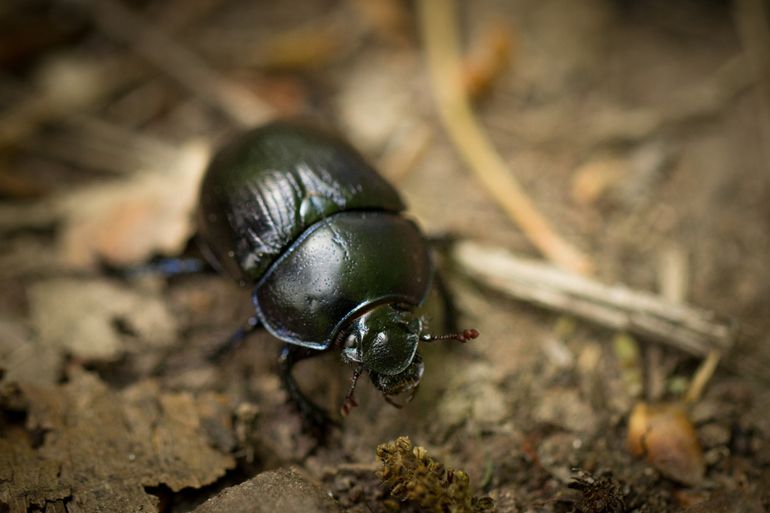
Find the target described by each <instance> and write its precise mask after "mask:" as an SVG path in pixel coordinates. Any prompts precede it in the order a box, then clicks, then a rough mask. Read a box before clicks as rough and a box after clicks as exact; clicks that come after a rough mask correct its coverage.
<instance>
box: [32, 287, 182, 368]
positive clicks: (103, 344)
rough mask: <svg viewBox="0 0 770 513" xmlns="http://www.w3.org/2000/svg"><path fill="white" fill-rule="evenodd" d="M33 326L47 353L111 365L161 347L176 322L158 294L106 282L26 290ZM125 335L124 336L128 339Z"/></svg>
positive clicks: (170, 336) (170, 338) (173, 332)
mask: <svg viewBox="0 0 770 513" xmlns="http://www.w3.org/2000/svg"><path fill="white" fill-rule="evenodd" d="M28 297H29V302H30V310H31V318H32V322H33V324H34V326H35V328H36V329H37V334H38V337H39V339H40V341H41V343H42V344H43V345H44V346H46V348H47V349H48V351H52V350H53V352H56V353H59V354H61V353H68V354H72V355H75V356H77V357H79V358H82V359H85V360H101V361H110V360H115V359H117V358H118V357H119V356H120V355H121V354H123V353H124V352H131V351H139V350H142V349H146V348H147V347H158V346H164V345H166V344H169V343H171V342H172V341H173V340H174V339H175V337H176V321H175V319H174V318H173V316H172V314H171V312H170V310H169V308H168V306H167V304H166V303H165V302H164V301H163V300H162V299H161V298H160V297H159V296H158V295H156V294H153V293H152V292H150V291H146V290H137V289H134V288H131V287H128V286H126V285H125V284H121V283H117V282H112V281H109V280H104V279H75V278H58V279H53V280H46V281H43V282H39V283H36V284H35V285H33V286H31V287H30V288H29V290H28ZM126 331H127V332H128V333H126Z"/></svg>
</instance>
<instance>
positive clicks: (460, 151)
mask: <svg viewBox="0 0 770 513" xmlns="http://www.w3.org/2000/svg"><path fill="white" fill-rule="evenodd" d="M297 116H301V117H310V118H313V119H315V120H317V121H318V122H319V123H321V124H323V125H326V126H329V127H333V128H334V129H335V130H336V131H338V132H339V133H340V134H342V135H343V136H344V137H345V138H347V139H348V140H350V141H351V142H352V143H353V144H354V146H356V147H357V148H358V149H359V150H360V151H361V152H362V153H363V154H364V155H365V156H366V157H367V159H368V160H369V161H370V162H372V163H373V164H374V165H375V167H377V168H378V169H379V170H380V171H381V173H382V174H383V175H384V176H385V177H386V178H387V179H388V180H389V181H390V182H391V183H393V184H394V185H395V186H396V187H397V188H398V189H399V190H400V191H401V192H402V194H403V196H404V198H405V200H406V202H407V204H408V205H409V211H410V215H411V216H413V217H414V218H415V219H416V220H417V221H418V223H419V224H420V226H421V227H422V228H423V229H424V231H425V232H426V233H427V234H429V235H430V236H431V237H432V238H433V237H435V238H447V237H448V238H451V239H453V240H455V241H456V244H455V245H454V246H451V247H448V248H443V251H439V252H438V253H437V261H439V262H441V263H442V269H443V272H444V273H446V275H447V277H448V280H447V281H448V284H449V288H450V289H451V290H452V292H453V295H454V297H455V300H456V302H457V306H458V308H459V311H460V314H461V318H460V324H461V325H462V326H464V325H466V324H467V325H468V326H475V327H477V328H478V329H479V330H480V331H481V333H482V337H481V338H479V339H478V340H477V341H474V342H473V343H472V344H468V346H467V347H465V346H464V347H463V348H462V349H458V348H456V347H449V346H446V347H445V348H440V347H438V346H435V347H431V348H429V349H426V355H425V357H426V375H425V381H424V383H423V386H422V388H421V390H420V392H419V394H418V396H417V398H416V399H415V401H414V402H413V403H411V404H410V405H409V406H407V407H406V408H405V409H404V410H395V409H393V408H391V407H390V406H388V405H387V404H384V401H382V398H381V397H380V396H379V395H378V394H377V393H375V391H373V390H372V387H371V386H369V385H368V384H367V385H366V387H363V386H362V387H361V388H362V389H361V390H360V391H359V394H360V398H359V403H360V404H361V406H360V408H358V410H357V411H355V412H354V413H353V414H352V415H351V417H350V418H349V419H347V420H345V422H344V429H342V430H335V431H334V434H333V436H332V440H331V442H330V443H329V444H328V445H327V446H325V447H318V446H317V445H316V444H315V443H314V441H313V440H312V437H308V436H307V435H305V434H302V432H301V429H300V425H299V421H298V420H297V418H296V416H295V415H294V414H293V413H292V411H291V408H289V407H288V406H287V405H285V396H284V394H283V392H282V391H281V390H280V387H279V383H278V379H277V377H276V374H275V372H274V370H275V366H276V365H275V358H274V356H275V354H276V351H277V350H278V348H279V346H280V344H278V342H277V341H275V340H274V339H271V338H270V337H269V336H267V335H264V334H260V335H256V336H255V337H253V340H252V339H250V340H249V342H248V343H247V344H245V345H244V347H242V348H239V349H238V351H239V353H238V355H237V356H235V357H233V358H231V359H229V360H228V361H226V362H224V363H223V364H221V365H212V364H211V363H209V362H207V361H206V358H205V355H206V351H207V350H208V349H210V347H211V346H212V345H213V344H214V343H215V342H216V340H221V339H222V338H223V337H226V336H227V335H228V334H229V332H230V331H232V329H233V328H235V327H237V326H238V325H239V323H240V322H242V321H243V319H245V318H246V317H247V316H248V315H249V311H250V309H251V306H250V300H249V293H248V291H245V290H242V289H239V288H238V287H237V286H236V285H235V284H232V283H230V282H228V281H227V280H225V279H223V278H220V277H216V276H213V275H191V276H178V277H173V278H166V277H163V276H158V275H156V274H153V273H141V272H140V273H134V275H133V276H132V277H126V275H125V273H121V272H117V273H116V272H115V270H116V269H118V270H120V269H142V266H143V265H145V264H147V262H150V261H151V260H152V259H157V258H158V257H173V256H178V255H192V256H196V251H195V248H194V244H192V243H191V238H192V237H193V235H194V231H195V228H194V225H193V223H192V219H193V218H192V212H193V210H194V207H195V204H196V202H197V191H198V183H199V180H200V178H201V176H202V173H203V171H204V169H205V165H206V163H207V161H208V159H209V158H210V156H211V154H212V152H213V151H215V149H216V148H217V146H219V145H221V144H222V143H223V142H224V141H226V140H227V139H228V138H229V137H231V136H233V135H234V134H236V133H238V132H240V131H242V130H245V129H247V128H249V127H252V126H256V125H259V124H261V123H264V122H267V121H269V120H271V119H274V118H277V117H297ZM442 247H443V246H442ZM497 256H499V257H500V258H497ZM513 263H516V264H521V265H525V267H520V266H519V267H516V266H513ZM533 263H534V264H533ZM509 264H510V265H509ZM527 265H535V267H534V268H531V267H526V266H527ZM537 266H540V267H537ZM109 270H111V271H110V272H108V271H109ZM541 272H542V273H544V274H539V273H541ZM553 273H557V274H556V277H555V278H554V274H553ZM560 273H570V274H560ZM574 275H577V276H580V278H579V280H584V281H580V282H579V283H578V285H574V283H575V282H573V281H571V280H572V278H570V276H574ZM552 278H553V280H552ZM597 287H598V288H597ZM612 287H622V289H617V288H612ZM618 290H620V292H618ZM626 293H628V294H630V295H624V294H626ZM586 298H587V299H586ZM597 305H601V306H597ZM636 314H639V315H638V317H639V318H642V317H643V318H644V319H643V320H641V321H640V320H638V319H637V320H634V319H635V315H636ZM436 317H440V313H438V314H436ZM769 330H770V4H769V3H768V2H767V1H764V0H734V1H727V0H701V1H695V0H677V1H663V0H637V1H632V0H580V1H578V0H568V1H557V0H546V1H543V0H508V1H502V0H477V1H473V2H457V3H453V2H451V1H450V0H421V1H406V0H303V1H302V2H269V1H246V0H156V1H129V0H59V1H56V0H2V2H0V367H2V369H3V380H2V382H0V408H2V411H3V417H2V419H3V420H2V422H0V476H5V477H2V478H0V483H1V484H0V502H4V503H6V504H7V505H8V508H9V510H10V511H14V512H16V511H46V512H48V511H49V509H48V508H54V509H50V511H94V510H95V508H96V507H97V505H98V507H102V508H103V509H102V510H103V511H134V510H136V511H138V510H139V508H141V507H144V508H148V509H149V510H151V511H152V510H159V511H188V510H191V509H192V508H194V507H196V506H197V505H198V504H200V503H202V502H203V501H204V500H206V499H207V498H209V497H212V496H214V495H216V493H217V492H218V491H220V490H221V489H223V488H225V487H226V486H230V485H234V484H237V483H239V482H241V481H244V480H246V479H249V478H251V477H253V476H255V475H257V474H259V473H260V472H263V471H266V470H271V469H277V468H283V467H287V466H289V465H294V466H295V467H296V468H299V469H300V472H301V475H302V476H303V479H306V480H307V481H308V483H311V484H312V486H315V487H320V489H321V490H323V491H324V492H326V491H328V492H330V493H331V494H332V496H333V497H334V499H335V500H336V505H334V507H338V508H340V510H342V511H355V512H367V511H375V512H380V511H388V510H389V509H388V508H392V507H393V503H391V502H388V501H393V500H394V499H393V497H391V496H390V495H389V494H388V491H387V487H383V486H382V485H381V484H380V481H379V479H378V478H377V477H376V475H375V473H374V472H375V470H376V469H377V468H378V466H377V464H376V461H375V448H376V446H377V445H378V444H380V443H383V442H386V441H388V440H391V439H394V438H395V437H396V436H399V435H409V436H410V437H411V438H412V440H413V441H414V442H415V443H416V444H419V445H423V446H425V447H427V448H428V450H429V452H430V453H431V454H432V455H435V456H436V457H437V458H440V459H441V460H442V461H444V462H445V463H446V464H448V465H450V466H453V467H458V468H462V469H464V470H465V471H466V472H468V473H469V475H470V477H471V489H472V490H473V493H477V494H480V495H489V496H491V497H492V498H493V499H495V500H496V503H497V508H498V510H499V511H565V512H566V511H580V512H597V513H598V512H600V511H646V512H657V511H660V512H663V511H678V510H680V509H681V510H687V511H726V512H727V511H736V512H737V511H742V512H745V511H762V510H763V509H762V508H766V507H767V505H768V500H769V498H770V496H768V492H767V490H770V476H769V475H768V471H767V469H768V467H769V466H770V421H769V420H768V418H767V415H766V411H767V409H768V408H770V386H769V380H770V355H769V350H768V344H770V339H769V338H768V331H769ZM322 360H323V359H322ZM303 365H304V364H303ZM300 368H301V369H307V370H303V371H301V372H300V373H298V374H301V376H300V379H301V380H302V381H303V384H304V386H305V387H306V388H308V389H309V390H312V391H313V394H314V397H315V398H316V399H317V400H319V401H320V402H323V403H324V404H327V405H328V406H329V408H330V409H331V410H332V411H336V410H337V408H338V406H337V405H339V400H340V397H342V396H344V392H345V389H346V386H347V383H348V379H349V375H350V372H351V370H350V369H348V368H346V367H344V366H343V365H342V364H341V363H340V362H339V357H338V356H336V355H330V356H329V358H326V359H325V361H319V362H308V365H307V367H300ZM113 424H115V425H114V426H113ZM661 425H663V426H665V428H664V429H665V431H664V432H663V434H660V435H658V434H657V433H658V432H657V431H656V429H657V427H656V426H661ZM634 426H636V427H634ZM639 426H641V427H639ZM652 433H656V434H655V435H653V434H652ZM180 440H184V441H185V442H184V443H180ZM657 440H662V441H661V442H660V444H661V445H662V448H660V447H658V445H657V442H656V441H657ZM672 440H673V441H672ZM658 450H660V451H662V452H661V453H659V452H657V451H658ZM126 455H130V457H127V456H126ZM2 456H7V458H3V457H2ZM3 460H5V461H4V462H3ZM56 469H58V470H56ZM62 469H63V470H62ZM288 489H289V488H287V490H288ZM287 494H289V492H287ZM322 495H323V494H322ZM608 497H609V498H608ZM413 499H414V498H411V499H410V498H407V500H406V501H405V502H397V503H396V504H397V506H400V507H401V508H402V510H403V511H422V510H423V509H421V508H424V507H425V506H420V504H419V501H418V500H413ZM605 499H606V500H605ZM399 500H400V498H399ZM601 500H605V502H604V503H605V506H600V505H599V504H600V503H601ZM319 501H321V499H319ZM618 501H620V502H618ZM720 501H721V502H720ZM319 504H320V503H319ZM431 504H432V503H431ZM606 504H610V506H606ZM126 505H128V506H126ZM321 507H322V506H321V505H319V506H318V508H321ZM324 507H325V506H324ZM427 507H433V506H427ZM56 508H58V509H56ZM78 508H80V509H78ZM602 508H604V509H602ZM612 508H615V509H612ZM688 508H689V509H688ZM698 508H701V509H698ZM289 509H290V507H289ZM145 510H147V509H145ZM300 510H301V509H300ZM318 510H319V511H321V510H322V509H318ZM324 511H325V510H324ZM457 511H466V510H463V509H460V510H457ZM467 511H471V510H470V509H468V510H467Z"/></svg>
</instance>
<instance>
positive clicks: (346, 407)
mask: <svg viewBox="0 0 770 513" xmlns="http://www.w3.org/2000/svg"><path fill="white" fill-rule="evenodd" d="M356 406H358V403H357V402H356V400H355V399H353V397H346V398H345V400H344V401H342V407H341V408H340V413H341V414H342V416H343V417H347V416H348V415H350V410H352V409H353V408H355V407H356Z"/></svg>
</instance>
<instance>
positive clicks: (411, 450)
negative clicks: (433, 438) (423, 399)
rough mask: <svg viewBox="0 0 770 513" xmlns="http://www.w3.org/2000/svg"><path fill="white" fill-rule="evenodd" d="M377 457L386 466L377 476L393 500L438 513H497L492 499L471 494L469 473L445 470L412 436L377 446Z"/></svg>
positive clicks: (446, 468) (450, 469) (451, 469)
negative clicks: (400, 500)
mask: <svg viewBox="0 0 770 513" xmlns="http://www.w3.org/2000/svg"><path fill="white" fill-rule="evenodd" d="M377 457H378V458H379V459H380V461H382V463H383V464H384V467H383V468H382V469H381V470H379V471H378V472H377V474H378V477H379V478H380V479H381V480H382V482H383V484H384V485H385V486H386V487H387V488H388V490H389V491H390V494H391V495H392V496H393V497H396V498H398V499H402V500H407V501H410V502H413V503H415V504H417V505H419V506H420V507H421V508H423V509H424V510H426V511H431V512H435V513H494V511H495V506H494V502H492V499H491V498H489V497H475V496H473V495H472V494H471V492H470V479H469V478H468V474H466V473H465V472H463V471H462V470H455V469H453V468H448V467H445V466H444V465H443V464H442V463H441V462H439V461H436V460H435V459H433V458H431V457H430V456H428V452H427V451H426V450H425V449H424V448H423V447H415V446H414V445H413V444H412V441H411V440H409V437H406V436H401V437H398V438H397V439H396V440H395V441H393V442H389V443H385V444H382V445H380V446H378V447H377Z"/></svg>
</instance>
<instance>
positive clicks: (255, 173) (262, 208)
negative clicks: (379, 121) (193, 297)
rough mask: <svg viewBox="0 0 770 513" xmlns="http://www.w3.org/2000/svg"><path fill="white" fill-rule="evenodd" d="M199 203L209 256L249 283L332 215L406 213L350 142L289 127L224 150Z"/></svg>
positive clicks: (256, 133) (264, 131) (252, 135)
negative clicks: (285, 250)
mask: <svg viewBox="0 0 770 513" xmlns="http://www.w3.org/2000/svg"><path fill="white" fill-rule="evenodd" d="M199 205H200V206H199V210H198V214H197V221H198V232H199V236H200V239H201V242H202V244H203V247H204V250H205V251H206V253H208V254H207V257H208V258H209V259H210V260H211V261H212V263H213V264H214V265H216V266H217V267H219V268H220V270H222V271H224V272H227V273H228V274H230V275H231V276H233V277H235V278H237V279H240V280H243V281H245V282H254V281H256V280H258V279H259V278H260V277H261V276H262V274H263V273H264V272H265V270H267V268H268V267H269V266H270V265H271V264H272V263H273V262H274V261H275V260H276V259H277V258H278V257H279V256H280V255H281V254H282V253H283V251H284V249H286V248H287V247H288V246H289V245H290V244H291V243H292V242H293V241H294V240H295V239H296V238H297V237H299V236H300V234H302V233H303V232H304V231H305V230H306V229H307V228H309V227H310V226H311V225H313V224H314V223H316V222H318V221H320V220H322V219H324V218H326V217H328V216H330V215H332V214H335V213H338V212H343V211H347V210H384V211H390V212H399V211H401V210H403V208H404V205H403V203H402V201H401V199H400V198H399V196H398V193H397V192H396V191H395V189H393V188H392V187H391V186H390V185H389V184H388V183H387V182H386V181H385V180H384V179H383V178H382V177H380V175H379V174H377V172H376V171H374V169H372V168H371V167H370V166H369V165H368V164H367V163H366V161H365V160H364V159H363V157H361V155H360V154H359V153H358V152H356V150H355V149H353V148H352V147H351V146H350V145H348V144H347V143H345V142H343V141H341V140H340V139H338V138H336V137H334V136H331V135H329V134H326V133H324V132H322V131H319V130H318V129H315V128H311V127H309V126H305V125H301V124H297V123H287V122H276V123H272V124H270V125H267V126H264V127H261V128H258V129H256V130H253V131H251V132H248V133H246V134H244V135H243V136H241V137H240V138H239V139H237V140H235V141H234V142H232V143H231V144H230V145H228V146H226V147H225V148H223V149H222V150H221V151H220V152H219V153H218V154H217V155H216V157H215V158H214V160H213V161H212V163H211V164H210V166H209V168H208V170H207V172H206V176H205V178H204V181H203V185H202V187H201V198H200V203H199Z"/></svg>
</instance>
